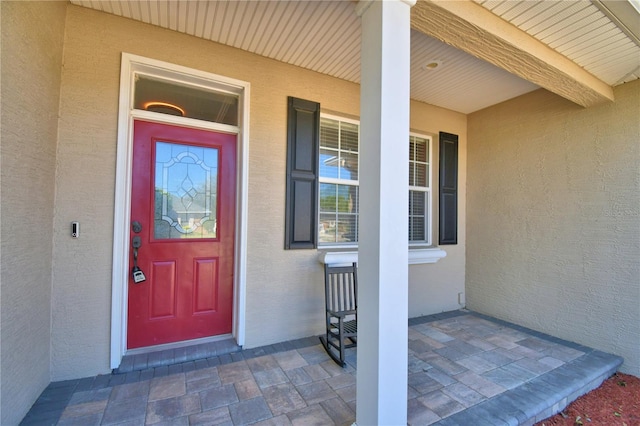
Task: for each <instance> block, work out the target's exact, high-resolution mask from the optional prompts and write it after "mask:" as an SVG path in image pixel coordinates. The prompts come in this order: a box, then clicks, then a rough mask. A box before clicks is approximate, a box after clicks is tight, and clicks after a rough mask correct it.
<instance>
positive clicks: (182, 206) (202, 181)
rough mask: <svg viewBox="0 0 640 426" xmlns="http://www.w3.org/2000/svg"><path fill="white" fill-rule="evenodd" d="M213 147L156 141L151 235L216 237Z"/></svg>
mask: <svg viewBox="0 0 640 426" xmlns="http://www.w3.org/2000/svg"><path fill="white" fill-rule="evenodd" d="M218 159H219V152H218V149H217V148H205V147H199V146H192V145H181V144H173V143H168V142H156V145H155V200H154V238H155V239H179V238H217V216H216V214H217V210H218V209H217V193H218V170H219V168H218Z"/></svg>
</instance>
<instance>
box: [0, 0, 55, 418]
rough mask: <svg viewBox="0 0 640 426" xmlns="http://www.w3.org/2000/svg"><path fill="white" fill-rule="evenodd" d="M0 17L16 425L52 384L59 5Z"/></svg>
mask: <svg viewBox="0 0 640 426" xmlns="http://www.w3.org/2000/svg"><path fill="white" fill-rule="evenodd" d="M0 7H1V15H2V124H1V127H2V131H1V132H2V133H1V140H2V145H1V155H2V166H1V167H0V168H1V169H2V178H1V179H2V180H1V182H2V183H1V190H2V209H1V232H2V238H1V240H2V248H1V250H2V251H1V253H2V260H1V262H0V263H1V265H2V267H1V268H2V275H1V278H0V280H1V289H0V294H1V298H2V299H1V302H0V303H1V305H0V310H1V319H0V347H1V352H0V358H1V362H0V377H2V386H1V404H0V411H1V417H0V424H3V425H12V424H18V423H19V422H20V420H21V419H22V417H23V416H24V415H25V413H26V412H27V410H28V409H29V407H30V406H31V404H33V402H34V401H35V399H36V398H37V397H38V395H39V394H40V393H41V392H42V390H43V389H44V388H45V387H46V386H47V385H48V384H49V381H50V367H49V355H50V330H51V320H50V318H51V310H50V305H51V252H52V222H53V210H54V176H55V166H56V143H57V126H58V102H59V95H60V70H61V64H62V44H63V37H64V21H65V9H66V5H65V4H64V3H50V2H6V1H3V2H2V3H1V6H0Z"/></svg>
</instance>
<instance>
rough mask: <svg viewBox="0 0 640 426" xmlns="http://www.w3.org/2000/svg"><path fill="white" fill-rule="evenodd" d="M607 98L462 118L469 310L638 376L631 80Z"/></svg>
mask: <svg viewBox="0 0 640 426" xmlns="http://www.w3.org/2000/svg"><path fill="white" fill-rule="evenodd" d="M615 98H616V101H615V103H607V104H604V105H600V106H595V107H591V108H588V109H583V108H580V107H578V106H576V105H574V104H572V103H570V102H568V101H566V100H564V99H562V98H559V97H557V96H555V95H553V94H550V93H548V92H546V91H544V90H538V91H536V92H533V93H531V94H527V95H524V96H522V97H519V98H517V99H514V100H512V101H509V102H505V103H503V104H500V105H497V106H495V107H492V108H487V109H485V110H483V111H480V112H477V113H474V114H471V115H470V116H469V121H468V124H469V128H468V132H469V145H468V160H469V166H468V196H467V204H468V207H469V208H468V213H467V234H468V237H469V238H468V244H467V275H466V289H467V304H468V307H469V308H470V309H473V310H475V311H479V312H483V313H486V314H489V315H493V316H495V317H498V318H502V319H506V320H509V321H512V322H514V323H517V324H521V325H524V326H527V327H530V328H533V329H536V330H539V331H542V332H546V333H549V334H551V335H554V336H558V337H561V338H564V339H567V340H570V341H574V342H578V343H581V344H585V345H588V346H591V347H594V348H598V349H601V350H603V351H607V352H612V353H615V354H618V355H621V356H623V357H624V359H625V362H624V364H623V366H622V371H625V372H628V373H632V374H635V375H640V142H639V141H640V81H635V82H633V83H627V84H624V85H622V86H618V87H616V88H615Z"/></svg>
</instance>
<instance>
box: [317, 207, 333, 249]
mask: <svg viewBox="0 0 640 426" xmlns="http://www.w3.org/2000/svg"><path fill="white" fill-rule="evenodd" d="M336 223H337V219H336V215H335V214H334V213H332V214H327V213H320V223H319V224H318V240H319V241H320V242H321V243H335V242H336V229H337V227H336Z"/></svg>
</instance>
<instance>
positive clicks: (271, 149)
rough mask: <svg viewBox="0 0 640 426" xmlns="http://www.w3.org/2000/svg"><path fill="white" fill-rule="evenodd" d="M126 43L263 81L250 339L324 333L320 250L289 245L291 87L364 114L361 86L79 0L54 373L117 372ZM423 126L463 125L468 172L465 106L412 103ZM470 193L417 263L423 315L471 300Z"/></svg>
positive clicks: (252, 198) (456, 128) (149, 53)
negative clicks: (451, 236)
mask: <svg viewBox="0 0 640 426" xmlns="http://www.w3.org/2000/svg"><path fill="white" fill-rule="evenodd" d="M123 51H124V52H128V53H133V54H137V55H141V56H145V57H149V58H153V59H158V60H162V61H167V62H171V63H174V64H178V65H182V66H187V67H191V68H195V69H199V70H204V71H207V72H212V73H215V74H219V75H224V76H228V77H232V78H236V79H240V80H244V81H248V82H250V83H251V99H250V103H251V113H250V115H251V117H250V152H249V205H248V209H249V214H248V246H247V274H246V275H247V284H246V286H247V296H246V342H245V343H246V346H247V347H253V346H259V345H263V344H268V343H274V342H278V341H282V340H286V339H292V338H298V337H303V336H309V335H313V334H319V333H320V332H321V330H322V324H323V319H322V315H323V304H324V299H323V297H324V296H323V287H322V286H323V284H322V269H321V265H320V264H319V263H318V260H317V257H318V252H317V251H316V250H294V251H285V250H284V248H283V247H284V208H285V163H286V114H287V109H286V105H287V96H295V97H300V98H304V99H310V100H314V101H317V102H320V103H321V105H322V108H323V110H328V111H331V112H334V113H343V114H348V115H356V116H357V115H358V111H359V87H358V86H357V85H355V84H352V83H348V82H345V81H341V80H337V79H334V78H331V77H328V76H324V75H320V74H317V73H314V72H310V71H306V70H303V69H299V68H296V67H292V66H288V65H285V64H282V63H279V62H276V61H273V60H269V59H265V58H263V57H260V56H257V55H253V54H250V53H247V52H243V51H240V50H237V49H233V48H229V47H226V46H223V45H219V44H215V43H211V42H207V41H204V40H201V39H197V38H194V37H190V36H186V35H182V34H178V33H176V32H172V31H168V30H163V29H159V28H156V27H153V26H150V25H145V24H141V23H137V22H134V21H132V20H127V19H122V18H119V17H115V16H110V15H107V14H103V13H100V12H96V11H92V10H88V9H84V8H81V7H76V6H69V9H68V19H67V32H66V44H65V58H64V59H65V66H64V71H63V77H62V95H61V97H62V98H61V107H60V113H61V118H60V148H59V155H58V164H59V168H58V170H59V171H58V175H57V178H56V185H57V192H56V197H57V198H56V200H57V207H56V216H55V222H54V228H55V229H56V232H55V235H54V247H55V255H54V286H53V329H52V340H53V343H52V375H53V378H54V380H61V379H66V378H71V377H82V376H87V375H91V374H96V373H99V372H106V371H108V366H109V362H108V361H109V360H108V356H109V345H110V340H109V339H110V336H109V325H110V298H111V264H112V256H111V250H112V232H113V231H112V226H113V203H114V200H113V193H114V181H115V153H116V128H117V116H116V114H117V105H118V88H119V73H120V54H121V52H123ZM411 127H412V129H415V130H419V131H423V132H428V133H431V134H433V135H436V136H437V133H438V132H439V131H440V130H444V131H447V132H451V133H457V134H459V135H460V137H461V139H460V152H461V170H464V166H463V165H464V161H465V155H466V148H465V147H466V117H465V116H464V115H462V114H457V113H453V112H450V111H446V110H443V109H439V108H435V107H431V106H428V105H424V104H417V103H412V117H411ZM436 140H437V139H436ZM434 153H437V150H434ZM463 175H464V172H462V176H463ZM434 176H435V174H434ZM461 182H464V179H463V178H462V179H461ZM460 193H461V206H460V209H461V211H460V217H461V226H460V244H459V245H458V246H455V247H453V246H451V247H447V248H446V249H447V251H448V252H449V255H448V256H447V258H445V259H443V260H441V261H440V262H439V263H438V264H435V265H423V266H419V267H412V268H411V273H410V278H411V289H410V295H411V302H410V303H411V305H410V313H411V314H413V315H418V314H423V313H433V312H441V311H445V310H452V309H457V308H458V307H459V305H458V303H457V301H458V300H457V293H458V292H461V291H464V226H463V219H462V218H464V216H465V215H464V202H463V200H464V184H461V187H460ZM434 202H435V200H434ZM73 220H78V221H80V222H81V229H82V233H81V237H80V239H78V240H72V239H70V238H69V236H68V230H67V228H68V224H69V222H71V221H73ZM436 229H437V227H436ZM434 239H435V240H436V241H437V234H436V235H434Z"/></svg>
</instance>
